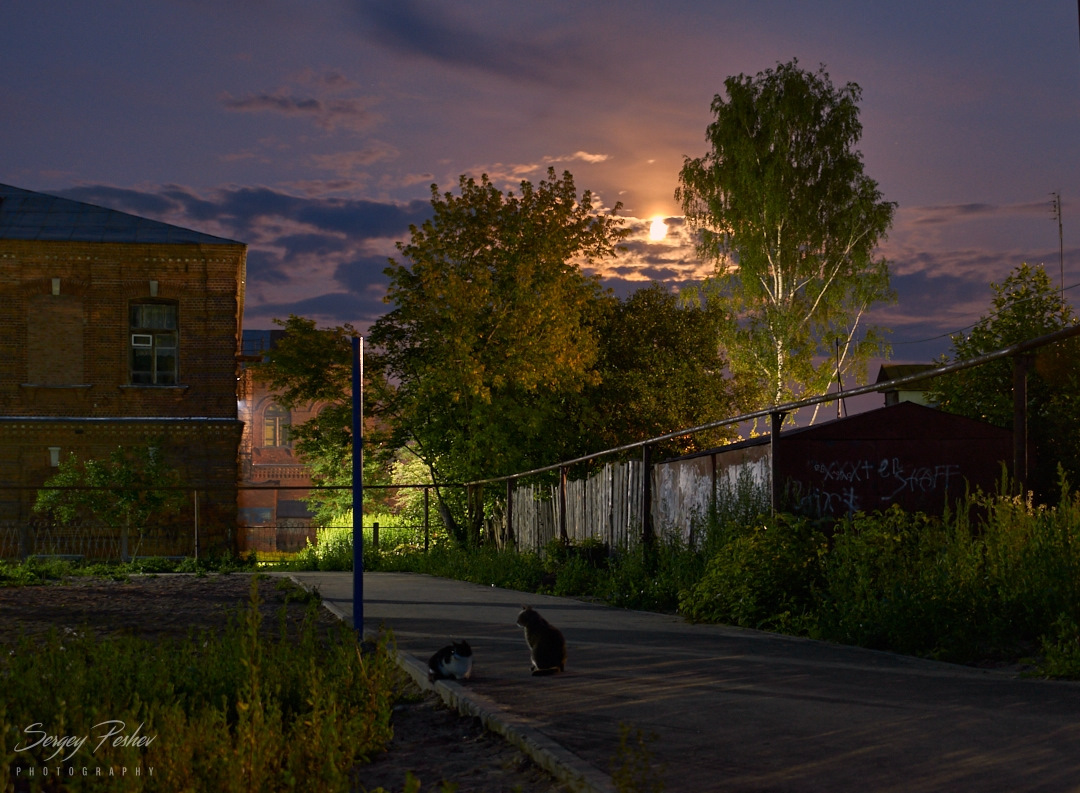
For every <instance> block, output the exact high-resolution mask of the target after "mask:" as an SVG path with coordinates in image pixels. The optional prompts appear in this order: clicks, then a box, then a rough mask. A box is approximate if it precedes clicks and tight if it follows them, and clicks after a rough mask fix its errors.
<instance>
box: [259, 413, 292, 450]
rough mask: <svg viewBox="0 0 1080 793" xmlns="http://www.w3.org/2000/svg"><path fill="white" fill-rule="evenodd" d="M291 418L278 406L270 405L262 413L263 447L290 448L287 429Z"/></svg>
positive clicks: (290, 442) (290, 443)
mask: <svg viewBox="0 0 1080 793" xmlns="http://www.w3.org/2000/svg"><path fill="white" fill-rule="evenodd" d="M291 425H292V416H291V415H290V413H289V411H287V410H286V409H285V408H283V407H281V406H280V405H271V406H270V407H268V408H267V409H266V412H264V413H263V446H292V439H291V438H290V437H289V428H290V426H291Z"/></svg>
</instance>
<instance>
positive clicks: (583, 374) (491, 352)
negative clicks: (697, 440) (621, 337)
mask: <svg viewBox="0 0 1080 793" xmlns="http://www.w3.org/2000/svg"><path fill="white" fill-rule="evenodd" d="M458 188H459V192H460V194H459V195H454V194H453V193H450V192H447V193H445V194H440V193H439V191H438V187H437V186H436V185H432V187H431V204H432V209H433V217H432V218H431V219H430V220H428V221H425V222H424V224H423V225H422V226H419V227H417V226H412V227H410V235H411V238H410V240H409V241H408V242H407V243H399V245H398V250H399V252H400V255H401V260H400V261H398V260H395V259H391V265H390V267H389V268H387V270H386V274H387V275H388V276H389V278H390V287H389V290H388V292H387V296H386V301H387V303H389V304H390V305H392V306H393V308H392V309H391V310H390V311H389V312H388V313H387V314H385V315H384V316H383V317H381V318H380V319H379V320H378V321H377V322H376V323H375V325H374V326H373V327H372V330H371V336H370V338H371V341H372V344H373V346H374V348H375V349H376V353H375V354H373V355H372V358H371V360H372V366H373V368H374V369H377V371H378V372H379V374H380V378H379V383H378V384H376V385H375V388H376V389H377V395H376V397H375V402H376V410H377V412H378V414H379V416H380V417H382V418H383V419H384V420H385V421H386V422H387V423H388V424H389V426H390V427H391V428H392V430H393V444H392V445H393V447H394V448H405V447H408V448H411V449H414V450H415V451H416V453H417V454H418V455H419V456H420V457H421V458H422V459H423V460H424V462H425V463H426V464H427V465H428V467H429V468H430V470H431V473H432V479H433V481H434V482H436V483H442V482H448V481H468V480H471V479H477V478H481V477H490V476H498V475H501V474H508V473H514V472H517V471H521V470H524V469H526V468H529V467H533V466H536V465H540V464H544V463H548V462H551V461H552V460H558V459H560V458H561V457H562V456H563V455H564V454H566V453H567V452H568V451H570V450H573V449H575V447H576V446H577V445H578V443H579V439H578V438H577V437H575V433H573V432H566V431H565V429H566V428H567V420H568V418H569V417H570V415H571V414H572V412H573V410H574V408H575V406H576V403H577V400H578V399H579V398H580V394H581V393H582V391H583V389H584V388H585V387H586V386H590V385H594V384H596V382H597V381H598V379H599V374H598V372H597V370H596V361H597V357H598V354H599V337H598V330H597V327H596V318H597V317H598V316H599V315H600V314H601V313H602V312H603V310H604V309H603V306H604V304H605V303H608V302H610V301H611V300H612V298H611V297H610V296H608V295H606V294H605V293H604V291H603V290H602V289H601V287H600V283H599V279H598V278H596V277H593V276H588V275H586V274H585V273H584V272H583V271H582V269H581V265H582V264H583V263H592V262H596V261H599V260H601V259H604V258H607V257H611V256H614V255H615V251H616V245H617V243H618V241H619V240H620V239H621V238H622V237H623V236H625V233H626V232H625V231H624V230H623V229H622V228H621V219H619V218H618V217H616V216H615V212H617V211H618V209H619V208H620V207H619V206H616V207H615V208H614V209H613V210H612V211H611V212H609V213H604V212H602V211H600V210H598V209H596V208H595V207H594V206H593V196H592V194H591V193H590V192H589V191H585V192H584V193H583V194H582V195H581V196H580V197H579V196H578V195H577V190H576V188H575V185H574V180H573V177H572V176H571V174H570V173H569V172H564V173H563V174H562V176H561V177H560V176H556V174H555V171H554V169H549V170H548V173H547V178H546V179H544V180H542V181H541V182H540V183H539V184H538V185H536V186H533V185H532V184H531V183H529V182H528V181H523V182H522V183H521V189H520V193H519V194H515V193H514V192H512V191H511V192H507V193H505V194H504V193H502V192H501V191H500V190H499V189H498V188H496V187H495V186H494V185H493V184H492V183H491V181H490V180H489V179H488V177H487V176H486V175H484V176H482V177H481V179H480V181H479V182H477V181H475V180H474V179H472V178H466V177H464V176H462V177H461V179H460V181H459V184H458ZM440 498H441V496H440Z"/></svg>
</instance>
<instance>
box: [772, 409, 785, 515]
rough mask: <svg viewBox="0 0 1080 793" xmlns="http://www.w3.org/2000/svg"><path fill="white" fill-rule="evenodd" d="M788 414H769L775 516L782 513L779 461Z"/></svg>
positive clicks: (780, 412)
mask: <svg viewBox="0 0 1080 793" xmlns="http://www.w3.org/2000/svg"><path fill="white" fill-rule="evenodd" d="M786 415H787V414H786V413H784V412H783V411H776V412H774V413H770V414H769V419H770V422H771V425H772V426H771V428H770V435H769V485H770V491H771V494H770V502H771V505H772V513H773V514H774V515H775V514H776V513H777V512H779V511H780V497H781V495H782V494H781V490H780V468H779V464H778V461H779V459H780V425H782V424H783V423H784V416H786Z"/></svg>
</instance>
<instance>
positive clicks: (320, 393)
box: [253, 315, 386, 526]
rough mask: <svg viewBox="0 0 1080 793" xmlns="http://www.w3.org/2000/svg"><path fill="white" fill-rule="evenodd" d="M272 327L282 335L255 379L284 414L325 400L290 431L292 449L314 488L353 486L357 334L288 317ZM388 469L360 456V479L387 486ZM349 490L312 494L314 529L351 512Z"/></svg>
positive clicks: (370, 434) (368, 495) (370, 436)
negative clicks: (308, 472)
mask: <svg viewBox="0 0 1080 793" xmlns="http://www.w3.org/2000/svg"><path fill="white" fill-rule="evenodd" d="M274 324H275V325H278V326H280V327H282V328H283V329H284V330H285V333H284V334H283V335H282V336H281V338H279V339H278V340H277V341H276V342H275V344H274V346H273V347H271V348H270V350H269V351H268V352H267V355H266V358H265V360H264V361H262V362H261V363H257V364H254V365H253V373H254V376H255V377H256V378H257V379H258V380H260V381H261V382H263V383H266V385H267V386H268V387H269V388H270V389H271V390H272V391H273V392H274V399H275V401H276V402H277V403H278V404H280V405H281V406H282V407H284V408H286V409H288V410H294V409H295V408H297V407H299V406H301V405H307V404H310V403H312V402H324V403H326V407H325V408H323V409H322V410H321V411H320V412H319V413H318V415H316V416H314V417H313V418H311V419H309V420H308V421H305V422H304V423H303V424H295V425H293V426H292V427H291V428H290V433H291V435H292V439H293V448H294V449H295V451H296V453H297V455H298V456H299V457H300V458H301V459H302V460H303V461H304V462H305V463H307V464H308V466H310V469H311V481H312V484H314V485H315V486H316V488H319V487H328V486H329V487H347V486H349V485H351V484H352V367H353V353H352V340H353V338H355V337H357V336H359V332H358V331H357V330H356V328H354V327H353V326H352V325H350V324H348V323H346V324H344V325H339V326H337V327H333V328H319V327H317V325H316V323H315V321H314V320H310V319H305V318H304V317H298V316H295V315H290V316H289V318H288V319H287V320H285V321H282V320H278V319H275V320H274ZM373 430H374V428H373V427H372V426H371V424H370V422H367V423H365V430H364V434H365V436H366V437H365V442H366V443H374V444H377V443H378V441H379V437H380V436H379V435H378V433H377V431H373ZM385 480H386V470H385V467H384V466H383V465H382V461H381V460H380V459H379V457H378V456H377V455H374V454H367V455H365V456H364V481H365V482H368V483H380V484H382V483H385ZM378 498H379V494H378V493H377V491H365V492H364V503H365V505H369V506H370V505H371V504H373V503H375V502H376V501H377V500H378ZM352 502H353V494H352V491H351V490H318V489H316V490H313V491H312V493H311V496H310V498H309V500H308V503H309V505H310V506H311V507H312V509H313V511H314V513H315V517H314V522H315V524H316V525H320V526H324V525H328V524H329V523H330V521H331V520H333V519H334V518H336V517H338V516H340V515H342V514H344V513H345V512H346V511H347V510H349V509H352V506H353V503H352Z"/></svg>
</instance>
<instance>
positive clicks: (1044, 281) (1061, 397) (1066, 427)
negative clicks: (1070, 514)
mask: <svg viewBox="0 0 1080 793" xmlns="http://www.w3.org/2000/svg"><path fill="white" fill-rule="evenodd" d="M990 288H991V289H992V290H993V292H994V297H993V300H992V301H991V310H990V312H989V313H988V314H986V315H984V316H983V317H982V318H981V319H980V320H979V321H978V322H977V323H976V324H975V326H974V327H973V328H972V329H971V332H970V333H969V334H967V335H964V334H963V333H958V334H956V335H954V336H953V337H952V354H951V355H948V356H945V355H943V356H941V358H940V359H939V360H938V363H939V364H947V363H951V362H954V361H964V360H970V359H971V358H976V357H978V356H979V355H982V354H984V353H988V352H992V351H994V350H999V349H1001V348H1003V347H1008V346H1009V345H1012V344H1016V343H1018V342H1021V341H1026V340H1027V339H1032V338H1036V337H1038V336H1044V335H1046V334H1048V333H1053V332H1054V331H1055V330H1059V329H1061V328H1065V327H1069V326H1071V325H1075V324H1076V323H1077V317H1076V314H1075V313H1074V312H1073V310H1072V308H1071V307H1070V306H1068V305H1067V304H1065V303H1063V302H1062V299H1061V293H1060V292H1059V291H1058V290H1057V289H1055V288H1054V285H1053V283H1052V282H1051V280H1050V277H1049V276H1048V275H1047V274H1046V271H1045V270H1044V269H1043V268H1042V266H1041V265H1040V266H1037V267H1031V266H1030V265H1028V264H1026V263H1024V264H1021V265H1020V266H1019V267H1017V268H1016V269H1015V270H1013V272H1012V273H1010V274H1009V276H1008V277H1007V278H1006V279H1005V280H1004V281H1002V282H1001V283H1000V284H996V283H992V284H990ZM1077 360H1080V341H1077V339H1075V338H1072V339H1067V340H1065V341H1061V342H1058V343H1057V344H1054V345H1052V346H1050V347H1043V348H1041V349H1040V350H1039V351H1038V352H1037V353H1036V357H1035V365H1034V367H1033V368H1032V370H1031V371H1029V374H1028V388H1027V391H1028V438H1029V440H1030V442H1031V445H1032V446H1033V448H1034V455H1033V458H1034V464H1033V466H1032V470H1031V477H1030V479H1031V485H1032V487H1033V489H1035V491H1036V492H1037V493H1038V494H1039V496H1040V497H1042V498H1052V497H1053V495H1054V494H1055V486H1056V477H1057V467H1058V465H1059V464H1060V465H1061V466H1062V468H1063V469H1064V471H1065V473H1066V475H1067V476H1068V479H1069V481H1070V483H1071V484H1072V485H1073V486H1074V487H1075V486H1076V485H1077V484H1078V483H1080V448H1078V444H1077V442H1076V437H1077V434H1076V427H1077V425H1078V424H1080V369H1078V367H1077V364H1076V361H1077ZM927 398H928V399H929V400H930V401H933V402H934V403H936V404H937V405H939V406H940V407H941V408H942V409H943V410H947V411H949V412H950V413H959V414H960V415H963V416H968V417H970V418H976V419H981V420H983V421H988V422H990V423H991V424H996V425H997V426H999V427H1011V426H1012V423H1013V375H1012V362H1011V360H997V361H991V362H990V363H985V364H982V365H981V366H976V367H973V368H971V369H963V370H961V371H959V372H953V373H951V374H947V375H943V376H941V377H938V378H935V380H934V381H933V388H931V389H930V390H928V391H927Z"/></svg>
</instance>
